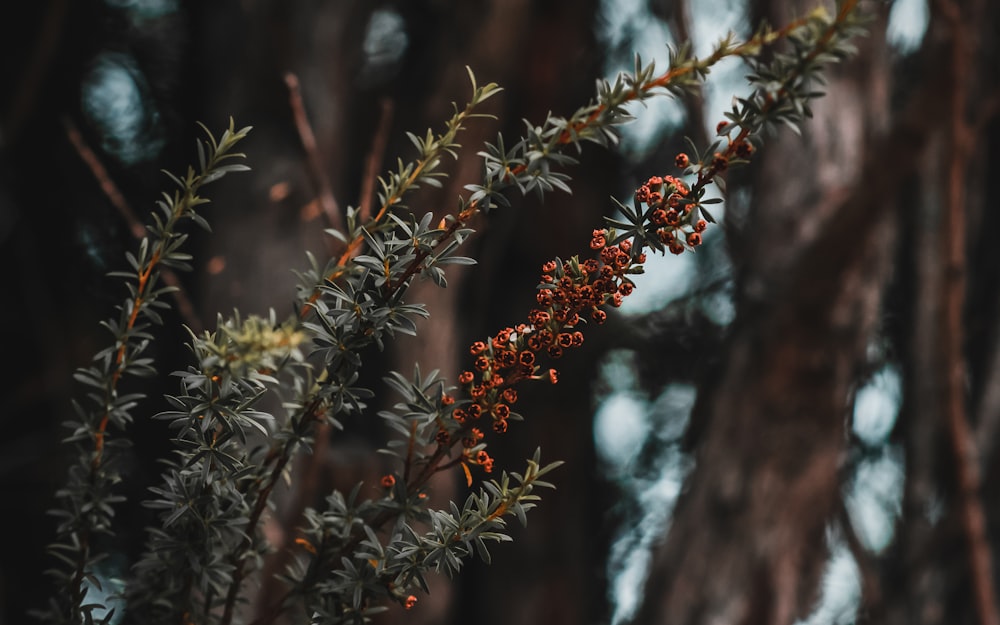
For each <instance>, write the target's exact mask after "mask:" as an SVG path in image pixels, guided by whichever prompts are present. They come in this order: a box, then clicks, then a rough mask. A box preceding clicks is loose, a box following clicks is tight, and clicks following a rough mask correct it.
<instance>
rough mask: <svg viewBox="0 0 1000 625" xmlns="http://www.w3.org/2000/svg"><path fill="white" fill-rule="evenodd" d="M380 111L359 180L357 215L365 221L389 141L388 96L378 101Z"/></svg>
mask: <svg viewBox="0 0 1000 625" xmlns="http://www.w3.org/2000/svg"><path fill="white" fill-rule="evenodd" d="M379 105H380V108H381V111H380V115H379V120H378V127H377V128H376V129H375V135H374V136H373V137H372V147H371V150H370V151H369V152H368V158H367V159H366V160H365V175H364V178H362V180H361V201H360V203H359V210H358V216H359V218H360V219H361V221H362V222H367V221H368V219H369V218H370V217H371V214H372V199H373V198H374V196H375V181H376V179H377V178H378V171H379V168H380V167H381V166H382V158H383V156H385V146H386V144H387V143H388V142H389V129H390V128H392V114H393V104H392V100H391V99H389V98H382V100H381V102H379Z"/></svg>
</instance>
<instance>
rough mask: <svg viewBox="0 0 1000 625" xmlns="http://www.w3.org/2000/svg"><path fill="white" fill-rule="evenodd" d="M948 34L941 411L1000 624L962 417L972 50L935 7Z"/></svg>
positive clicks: (984, 602) (982, 579)
mask: <svg viewBox="0 0 1000 625" xmlns="http://www.w3.org/2000/svg"><path fill="white" fill-rule="evenodd" d="M938 8H939V10H940V11H941V13H942V15H943V17H944V18H945V19H946V20H947V21H948V23H949V26H950V28H951V31H952V34H951V37H952V47H951V52H952V56H951V72H952V77H953V81H954V83H953V84H954V86H953V88H952V90H951V93H950V109H951V110H950V114H951V118H950V129H949V134H950V136H949V143H950V145H949V152H950V154H949V155H948V163H949V165H948V194H947V207H946V215H945V222H944V243H945V246H946V248H945V255H946V260H945V262H946V265H945V269H944V270H945V280H944V297H945V304H944V306H943V307H942V317H941V321H940V322H941V342H942V348H943V356H944V372H945V389H944V392H945V410H946V418H947V420H948V431H949V433H950V435H951V443H952V449H953V452H954V454H955V464H956V467H955V468H956V476H957V480H958V490H959V493H958V496H959V502H960V505H961V507H962V526H963V529H964V531H965V534H966V540H967V541H968V546H969V567H970V574H971V576H972V585H973V597H974V600H975V603H976V610H977V612H978V613H979V618H980V623H982V625H1000V611H998V609H997V601H996V597H995V595H994V593H993V586H994V581H993V570H992V569H993V563H992V556H991V554H990V545H989V540H988V538H987V536H986V514H985V512H984V510H983V504H982V501H981V499H980V489H981V486H982V484H981V477H980V469H979V461H978V458H977V450H976V445H975V441H974V440H973V437H972V428H971V427H970V425H969V421H968V418H967V415H966V394H965V380H966V364H965V357H964V354H963V345H964V338H965V337H964V332H963V325H964V324H963V310H964V306H965V296H966V261H965V248H966V245H965V236H966V213H965V184H966V181H965V175H964V172H965V171H967V169H968V161H969V156H970V154H971V147H972V146H971V139H972V135H971V128H970V127H969V123H968V121H967V120H966V115H965V108H966V105H967V101H968V88H969V66H970V61H971V56H972V55H971V53H970V52H971V51H970V50H969V40H968V38H967V37H966V36H965V33H966V32H967V30H968V29H967V28H966V24H965V23H964V22H965V20H963V19H962V18H963V16H962V14H961V10H960V8H959V7H958V6H957V5H956V4H954V3H952V2H946V1H941V2H940V3H939V6H938Z"/></svg>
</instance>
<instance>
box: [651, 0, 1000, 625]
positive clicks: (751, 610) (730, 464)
mask: <svg viewBox="0 0 1000 625" xmlns="http://www.w3.org/2000/svg"><path fill="white" fill-rule="evenodd" d="M807 4H808V3H795V2H761V3H758V5H757V6H758V10H759V11H760V12H761V13H762V14H763V15H765V16H767V17H768V18H770V21H771V22H772V23H784V22H785V21H787V18H788V17H789V13H788V11H789V9H791V10H793V11H794V12H798V13H801V12H803V11H804V10H805V9H807V8H808V7H807V6H806V5H807ZM948 11H957V12H959V13H958V14H957V15H958V17H952V18H949V17H948V15H943V13H947V12H948ZM884 18H885V13H884V9H883V10H882V15H881V18H880V20H879V21H878V22H876V23H875V24H873V25H872V26H871V31H872V33H873V37H872V38H871V40H870V41H868V42H866V43H865V45H864V47H863V50H862V53H861V56H860V58H859V59H857V60H855V61H853V62H852V63H850V64H849V65H848V66H846V67H845V68H844V69H843V70H839V71H837V72H836V73H835V75H834V77H833V79H832V80H831V84H830V87H829V89H826V91H827V96H826V97H825V98H824V99H822V100H820V101H818V102H817V106H816V107H815V113H816V117H815V119H814V120H813V121H812V122H811V123H810V124H808V126H807V129H806V130H807V132H806V136H805V139H804V140H799V139H797V138H794V137H791V138H789V137H788V136H787V135H786V136H784V137H780V138H779V139H778V140H776V141H771V142H769V143H768V144H767V145H766V146H765V148H764V150H763V153H762V154H761V158H760V159H759V164H758V166H757V168H756V170H755V171H756V178H755V180H754V182H753V193H754V197H753V202H752V207H751V209H750V211H749V213H748V214H747V215H745V216H737V217H736V218H735V219H733V220H730V224H731V225H732V224H733V223H738V224H739V225H740V228H739V230H738V231H736V232H735V233H734V234H735V236H733V237H732V238H731V247H732V250H733V254H734V265H735V266H736V267H737V268H738V272H739V275H738V302H737V310H738V313H737V319H736V321H735V323H734V327H733V333H732V336H731V340H730V342H729V345H728V346H726V347H725V348H724V351H723V354H722V361H723V362H724V363H725V364H724V365H723V373H722V374H721V375H720V377H719V379H718V381H717V382H716V383H715V384H712V385H710V386H709V387H708V388H703V389H700V390H701V393H700V398H699V403H698V406H697V407H696V410H695V417H694V419H695V436H694V440H695V442H694V445H695V458H696V462H697V466H696V469H695V470H694V472H693V473H692V475H691V477H690V479H689V481H688V484H687V490H686V493H685V494H684V495H683V496H682V498H681V501H680V502H679V503H678V507H677V511H676V514H675V518H674V521H673V526H672V527H671V529H670V531H669V532H668V534H667V536H666V537H665V540H664V542H663V543H662V545H661V546H660V547H659V549H658V551H657V553H656V558H655V563H654V568H653V571H652V574H651V576H650V578H649V581H648V583H647V586H646V598H645V603H644V604H643V606H642V609H641V610H640V613H639V615H638V617H637V619H636V622H638V623H643V624H645V623H670V624H671V625H689V624H690V625H694V624H702V623H704V624H707V623H719V622H724V623H733V624H740V625H751V624H754V625H756V624H768V625H771V624H773V625H787V624H791V623H793V622H795V621H796V620H797V619H800V618H804V617H805V616H806V615H808V614H809V613H810V611H811V609H812V608H813V606H814V605H815V602H816V600H817V599H818V595H819V579H820V575H821V573H822V571H823V568H824V564H825V561H826V555H825V554H826V549H827V540H826V536H825V535H826V533H827V529H828V528H829V527H831V526H834V525H836V523H837V518H838V514H839V513H838V507H839V506H840V505H842V504H841V503H840V499H841V497H842V493H841V488H842V485H841V472H842V471H843V469H844V459H845V452H846V442H847V436H846V432H845V424H846V423H847V422H848V418H849V415H850V413H851V405H852V404H851V396H852V392H853V388H854V386H855V384H856V383H857V381H858V380H859V379H860V378H861V374H862V373H863V371H864V370H865V369H866V367H867V366H868V356H867V355H866V348H867V347H868V345H869V342H870V341H871V340H872V339H873V338H874V334H875V332H876V331H877V330H879V329H880V328H879V326H880V325H882V323H883V321H882V320H881V319H880V315H881V306H882V303H883V294H884V292H885V289H886V286H887V279H888V277H889V275H890V267H891V265H890V261H891V260H892V259H893V257H894V253H893V249H894V240H895V239H896V238H897V237H896V234H895V231H896V230H897V229H899V230H900V232H901V233H902V235H903V238H904V241H903V244H902V245H901V253H900V255H897V256H895V257H896V258H900V259H902V262H901V263H900V267H899V269H898V270H897V271H898V272H899V273H901V274H902V280H903V282H904V287H903V288H902V289H901V292H902V297H903V299H902V300H900V301H896V302H893V303H892V308H893V310H898V309H899V307H901V308H902V310H903V314H901V315H900V316H901V317H903V322H902V324H901V325H902V328H900V329H898V331H901V332H903V335H902V336H898V331H897V337H896V344H897V345H899V346H900V347H899V349H900V350H902V352H903V353H902V354H901V356H902V357H903V359H904V371H905V372H906V374H905V377H906V380H905V387H906V389H908V390H907V395H906V397H905V401H904V405H903V411H902V415H901V417H900V421H899V425H898V429H899V430H900V431H901V437H902V440H903V441H904V447H905V450H906V471H907V476H906V477H907V480H906V490H905V496H904V513H903V517H902V520H901V527H900V529H899V539H898V540H899V543H898V544H897V545H896V546H894V547H893V549H892V550H890V552H889V554H887V556H886V558H885V559H884V560H883V561H882V568H881V570H882V572H883V575H882V577H881V579H880V580H878V579H876V580H869V579H866V580H865V581H864V585H863V588H864V591H865V592H866V593H867V596H865V597H864V602H863V610H862V616H861V618H862V619H871V621H870V622H880V623H881V622H887V623H889V622H891V623H900V624H902V623H908V624H909V623H928V624H930V623H964V622H981V623H993V622H995V621H994V620H993V619H994V618H995V610H996V608H995V598H994V597H993V594H994V593H995V588H994V587H993V584H994V582H993V578H992V571H991V570H990V567H991V564H990V562H989V546H988V544H987V543H986V542H985V538H986V536H985V534H983V532H982V528H981V527H978V528H977V523H980V524H981V522H982V516H981V515H982V509H981V504H980V502H979V496H980V494H981V493H980V492H979V490H978V478H977V476H976V471H977V470H978V465H977V463H976V459H975V449H974V447H973V445H972V437H971V433H970V432H969V430H968V428H969V420H968V415H966V413H965V403H966V396H967V389H966V386H965V384H966V382H965V373H964V371H965V367H964V365H963V363H964V359H965V351H964V350H965V342H964V340H965V339H964V337H963V333H962V327H963V323H964V320H963V316H962V315H963V313H962V311H963V306H962V305H963V303H964V302H965V299H966V297H968V295H967V292H966V291H965V284H966V282H965V275H966V267H965V264H966V255H967V252H968V250H967V243H966V241H965V234H966V224H965V217H964V215H965V211H966V202H965V199H964V197H963V193H967V192H969V191H968V190H969V189H970V188H972V189H975V188H976V187H975V186H974V183H975V182H976V177H975V175H974V174H975V172H976V171H977V168H976V167H975V160H974V158H975V157H974V155H976V154H977V153H981V148H980V149H979V150H978V151H977V149H976V148H975V147H974V146H975V145H976V144H975V142H974V140H973V136H974V135H973V134H972V133H971V132H970V128H971V125H970V124H971V120H974V119H982V118H983V115H984V114H986V113H987V111H986V110H984V109H983V107H982V103H983V102H981V101H980V102H977V101H976V100H975V99H976V98H979V99H980V100H985V101H986V103H987V104H988V102H989V97H988V96H987V95H985V94H989V93H991V90H993V93H995V87H993V86H992V85H993V84H994V83H995V81H991V80H989V79H986V78H985V75H983V74H982V72H983V71H984V70H985V66H984V65H983V64H982V62H981V59H982V58H983V56H984V55H976V54H973V53H972V51H973V50H976V49H977V48H976V42H978V41H987V40H989V39H988V38H987V37H986V36H985V33H984V31H986V30H988V31H990V32H993V31H995V26H993V27H991V26H985V25H986V24H993V23H994V22H991V21H990V20H989V19H988V17H987V13H986V11H985V9H984V6H983V5H982V4H980V5H978V6H975V7H972V6H970V7H966V6H962V7H961V8H959V7H958V6H957V5H952V4H950V3H937V4H936V6H935V9H934V10H933V11H932V25H931V28H930V30H929V34H928V36H927V38H926V40H925V47H924V49H923V50H922V52H921V53H920V56H919V57H918V63H919V69H918V70H916V73H917V75H918V76H919V77H920V78H919V79H918V80H919V82H918V83H917V84H916V85H915V86H912V87H910V88H908V89H907V90H906V91H905V94H906V96H905V97H904V102H903V103H902V105H901V106H900V109H901V110H898V111H896V112H894V115H893V117H892V124H891V125H890V127H889V129H888V132H885V129H886V125H887V124H886V120H887V119H889V117H888V113H889V108H888V105H889V102H888V98H887V96H888V92H889V80H890V79H889V75H888V65H887V59H886V56H885V55H886V48H885V44H884V41H883V40H882V37H883V33H884V21H883V20H884ZM977 59H978V60H977ZM984 84H985V85H990V86H984ZM994 97H995V96H994ZM963 98H964V99H963ZM972 111H975V113H973V112H972ZM910 172H919V177H918V178H914V177H913V176H911V175H910ZM904 184H908V185H915V191H914V192H913V193H902V194H901V191H902V190H903V189H904ZM976 195H977V194H976V193H975V192H969V196H970V197H973V198H975V196H976ZM896 197H899V198H900V200H896V199H895V198H896ZM897 201H898V202H899V203H900V204H901V205H902V211H903V212H902V213H901V216H900V220H901V221H900V222H897V221H896V217H895V216H894V215H893V214H892V211H890V210H888V208H887V207H889V206H891V205H893V204H895V203H896V202H897ZM979 218H980V219H988V218H987V217H985V216H983V215H980V216H979ZM897 224H902V227H901V228H900V227H899V226H897ZM985 271H986V273H987V274H988V273H989V271H988V270H985ZM906 285H909V286H906ZM894 295H895V296H897V297H899V296H900V293H896V292H894ZM907 296H908V297H909V299H907ZM906 320H909V321H908V324H909V325H906V324H907V321H906ZM974 373H975V372H974ZM979 379H984V377H979ZM987 384H989V382H987ZM980 414H990V413H989V411H986V412H985V413H984V411H982V410H980ZM970 456H971V457H970ZM936 507H940V509H941V510H942V512H941V514H943V517H942V518H941V519H940V520H937V519H936V518H935V514H936V513H933V512H929V511H930V510H933V509H935V508H936ZM977 515H978V516H977ZM848 531H850V530H849V528H848ZM855 542H856V541H855ZM855 547H856V550H855V551H856V552H855V556H856V558H857V559H858V560H860V561H861V567H862V570H863V571H865V574H866V575H868V574H870V573H871V570H872V569H871V564H870V559H871V556H870V554H867V553H863V552H860V551H859V550H858V549H857V545H856V544H855ZM956 553H961V554H963V557H961V558H956V557H955V555H956ZM880 589H881V592H879V590H880ZM973 619H976V620H973Z"/></svg>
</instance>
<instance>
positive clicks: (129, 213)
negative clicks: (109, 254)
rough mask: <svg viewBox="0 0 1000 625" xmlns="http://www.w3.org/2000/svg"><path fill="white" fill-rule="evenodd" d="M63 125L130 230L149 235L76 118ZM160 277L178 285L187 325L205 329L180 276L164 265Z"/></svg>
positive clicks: (180, 310) (176, 293)
mask: <svg viewBox="0 0 1000 625" xmlns="http://www.w3.org/2000/svg"><path fill="white" fill-rule="evenodd" d="M63 126H65V127H66V136H67V137H68V138H69V141H70V143H71V144H73V148H74V149H75V150H76V153H77V154H79V155H80V159H81V160H82V161H83V162H84V163H85V164H86V165H87V167H88V168H90V172H91V173H92V174H94V178H96V179H97V183H98V184H99V185H100V187H101V191H103V192H104V195H106V196H107V198H108V200H109V201H110V202H111V205H112V206H114V207H115V209H116V210H117V211H118V213H119V214H120V215H121V216H122V218H124V219H125V223H126V224H128V229H129V232H131V233H132V236H134V237H135V238H136V239H138V240H142V239H143V238H144V237H145V236H146V227H145V226H144V225H143V224H142V222H141V221H139V219H138V217H136V215H135V211H133V210H132V207H131V206H129V203H128V201H127V200H126V199H125V196H124V195H122V192H121V190H119V189H118V185H116V184H115V182H114V180H112V179H111V176H110V175H109V174H108V170H107V168H106V167H104V164H103V163H102V162H101V159H100V158H98V156H97V154H95V153H94V151H93V150H91V149H90V146H89V145H87V142H86V141H85V140H84V138H83V134H82V133H81V132H80V130H79V129H78V128H77V127H76V125H75V124H73V122H72V120H70V119H69V118H63ZM160 277H161V278H162V279H163V282H164V283H165V284H167V285H168V286H171V287H173V288H174V292H173V296H174V300H176V302H177V312H178V313H179V314H180V316H181V318H182V319H184V323H185V324H187V326H188V327H189V328H191V330H192V331H194V332H201V331H202V329H203V327H204V326H203V325H202V323H201V319H199V318H198V315H197V314H196V313H195V311H194V306H192V305H191V299H190V298H189V297H188V296H187V293H186V292H185V290H184V286H183V285H182V284H181V281H180V278H178V277H177V274H176V273H174V272H173V271H171V270H170V269H168V268H166V267H161V268H160Z"/></svg>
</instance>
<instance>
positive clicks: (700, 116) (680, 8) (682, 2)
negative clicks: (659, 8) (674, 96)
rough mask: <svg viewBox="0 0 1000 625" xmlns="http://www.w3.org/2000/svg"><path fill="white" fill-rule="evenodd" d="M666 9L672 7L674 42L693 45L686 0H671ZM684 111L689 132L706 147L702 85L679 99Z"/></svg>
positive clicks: (706, 131) (689, 10)
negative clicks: (684, 42)
mask: <svg viewBox="0 0 1000 625" xmlns="http://www.w3.org/2000/svg"><path fill="white" fill-rule="evenodd" d="M667 5H668V6H667V8H668V9H670V8H671V5H672V7H673V8H672V13H673V19H668V20H667V26H668V27H669V28H670V31H671V33H670V34H671V35H672V36H673V38H674V41H686V42H688V43H690V44H691V46H692V48H693V47H694V45H695V41H694V39H693V38H692V37H691V26H690V24H691V7H690V5H689V4H688V1H687V0H671V2H669V3H667ZM681 102H682V104H683V105H684V109H685V110H686V111H687V117H688V120H689V126H690V128H689V129H690V130H691V131H692V133H693V135H694V136H693V137H692V138H693V139H694V140H695V142H696V143H697V145H708V144H709V138H708V129H707V128H706V126H705V99H704V89H703V88H702V83H699V84H698V85H697V86H696V87H693V88H692V91H691V92H686V93H685V94H684V96H683V97H682V98H681Z"/></svg>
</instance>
